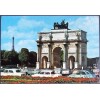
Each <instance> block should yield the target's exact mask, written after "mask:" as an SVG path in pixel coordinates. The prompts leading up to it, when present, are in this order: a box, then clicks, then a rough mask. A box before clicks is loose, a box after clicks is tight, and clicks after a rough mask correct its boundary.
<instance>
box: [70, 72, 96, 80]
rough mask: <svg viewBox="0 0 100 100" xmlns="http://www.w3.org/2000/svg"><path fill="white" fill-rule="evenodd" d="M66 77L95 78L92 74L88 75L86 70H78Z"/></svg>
mask: <svg viewBox="0 0 100 100" xmlns="http://www.w3.org/2000/svg"><path fill="white" fill-rule="evenodd" d="M68 77H74V78H95V77H96V76H95V75H94V74H92V73H90V72H89V71H87V70H78V71H76V73H75V72H74V73H72V74H71V75H69V76H68Z"/></svg>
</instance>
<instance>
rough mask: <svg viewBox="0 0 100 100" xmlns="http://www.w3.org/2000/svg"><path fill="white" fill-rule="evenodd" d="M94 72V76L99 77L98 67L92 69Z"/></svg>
mask: <svg viewBox="0 0 100 100" xmlns="http://www.w3.org/2000/svg"><path fill="white" fill-rule="evenodd" d="M93 72H94V74H95V75H96V77H100V70H99V69H98V68H95V69H93Z"/></svg>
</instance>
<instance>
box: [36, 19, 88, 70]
mask: <svg viewBox="0 0 100 100" xmlns="http://www.w3.org/2000/svg"><path fill="white" fill-rule="evenodd" d="M37 46H38V54H37V66H36V68H37V69H44V68H63V69H67V68H68V69H74V68H78V67H87V38H86V32H85V31H83V30H70V29H69V28H68V23H65V22H64V21H62V23H61V24H58V23H54V29H51V31H50V32H40V33H39V38H38V40H37Z"/></svg>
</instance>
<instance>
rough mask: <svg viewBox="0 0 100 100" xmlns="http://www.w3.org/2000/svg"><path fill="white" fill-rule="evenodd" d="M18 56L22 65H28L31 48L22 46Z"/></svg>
mask: <svg viewBox="0 0 100 100" xmlns="http://www.w3.org/2000/svg"><path fill="white" fill-rule="evenodd" d="M18 58H19V60H20V61H21V64H22V65H27V63H28V60H29V50H28V49H27V48H22V49H21V52H20V53H19V56H18Z"/></svg>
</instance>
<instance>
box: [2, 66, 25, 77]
mask: <svg viewBox="0 0 100 100" xmlns="http://www.w3.org/2000/svg"><path fill="white" fill-rule="evenodd" d="M24 75H25V74H24V73H22V72H21V70H20V69H16V68H14V69H12V68H11V69H4V71H3V72H1V76H24Z"/></svg>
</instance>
